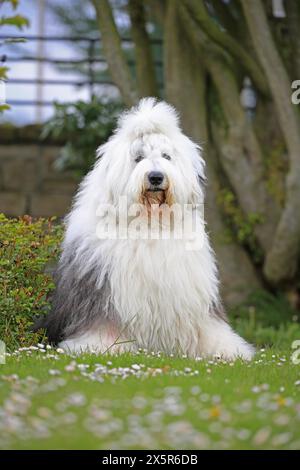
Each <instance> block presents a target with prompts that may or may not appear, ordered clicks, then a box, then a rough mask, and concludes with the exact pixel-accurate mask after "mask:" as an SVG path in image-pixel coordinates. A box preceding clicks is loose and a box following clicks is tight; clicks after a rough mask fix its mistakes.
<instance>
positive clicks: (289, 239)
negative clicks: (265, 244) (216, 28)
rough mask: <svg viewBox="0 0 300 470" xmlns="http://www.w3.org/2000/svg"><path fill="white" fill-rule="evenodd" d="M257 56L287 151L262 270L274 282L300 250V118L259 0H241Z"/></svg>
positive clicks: (289, 271)
mask: <svg viewBox="0 0 300 470" xmlns="http://www.w3.org/2000/svg"><path fill="white" fill-rule="evenodd" d="M241 1H242V6H243V9H244V13H245V17H246V21H247V23H248V27H249V30H250V34H251V37H252V41H253V44H254V47H255V49H256V52H257V56H258V58H259V60H260V62H261V65H262V67H263V69H264V71H265V74H266V76H267V78H268V81H269V84H270V90H271V93H272V97H273V100H274V104H275V107H276V110H277V114H278V119H279V124H280V127H281V129H282V132H283V135H284V138H285V142H286V146H287V149H288V153H289V161H290V168H289V172H288V175H287V179H286V201H285V207H284V209H283V211H282V215H281V218H280V221H279V224H278V227H277V230H276V233H275V237H274V240H273V243H272V246H271V249H270V251H269V253H268V255H267V258H266V261H265V266H264V273H265V276H266V278H267V279H268V280H269V281H270V282H273V283H279V282H281V281H283V280H286V279H290V278H292V277H293V276H294V275H295V272H296V269H297V264H298V258H299V252H300V217H299V214H300V184H299V181H300V122H299V116H298V113H297V111H296V109H295V107H294V105H293V104H292V103H291V83H290V79H289V77H288V74H287V72H286V70H285V67H284V64H283V62H282V59H281V57H280V54H279V52H278V50H277V48H276V44H275V42H274V39H273V37H272V34H271V31H270V28H269V25H268V21H267V17H266V13H265V10H264V7H263V5H262V3H261V0H251V2H250V1H248V0H241Z"/></svg>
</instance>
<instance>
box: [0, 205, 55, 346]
mask: <svg viewBox="0 0 300 470" xmlns="http://www.w3.org/2000/svg"><path fill="white" fill-rule="evenodd" d="M61 234H62V228H61V226H60V225H56V224H54V219H53V218H52V219H49V220H46V219H37V220H32V218H31V217H29V216H24V217H22V218H19V219H7V218H6V217H5V216H4V215H3V214H0V339H1V340H2V341H4V342H5V344H6V347H7V349H8V350H13V349H15V348H18V347H20V346H21V347H24V346H29V345H31V344H34V343H36V342H37V341H40V340H41V339H42V337H41V334H38V333H32V332H30V326H31V325H32V323H33V318H34V317H35V316H36V315H39V314H41V313H42V312H43V311H47V309H49V301H48V295H49V293H50V292H51V291H52V290H53V288H54V283H53V280H52V277H51V274H50V272H49V271H50V269H48V272H47V269H45V268H46V266H49V263H53V262H55V259H56V258H57V255H58V252H59V244H60V241H61Z"/></svg>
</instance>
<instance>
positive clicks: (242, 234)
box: [217, 188, 262, 263]
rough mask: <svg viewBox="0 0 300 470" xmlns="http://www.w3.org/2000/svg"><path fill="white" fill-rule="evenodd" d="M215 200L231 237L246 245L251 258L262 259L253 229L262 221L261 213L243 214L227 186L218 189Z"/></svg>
mask: <svg viewBox="0 0 300 470" xmlns="http://www.w3.org/2000/svg"><path fill="white" fill-rule="evenodd" d="M217 202H218V204H219V206H220V207H221V209H222V211H223V213H224V214H225V216H226V220H227V225H228V228H230V229H231V233H232V239H233V240H235V241H237V242H238V243H239V244H240V245H243V246H247V247H248V248H249V250H250V251H251V253H252V256H253V260H254V261H255V262H256V263H259V262H260V261H261V260H262V251H261V249H260V247H259V246H258V243H257V240H256V237H255V233H254V229H255V226H256V225H257V224H259V223H261V222H262V217H261V215H260V214H259V213H254V212H253V213H248V214H244V212H243V211H242V210H241V208H240V207H239V206H238V204H237V201H236V198H235V195H234V194H233V193H232V191H230V190H229V189H228V188H222V189H220V190H219V192H218V195H217Z"/></svg>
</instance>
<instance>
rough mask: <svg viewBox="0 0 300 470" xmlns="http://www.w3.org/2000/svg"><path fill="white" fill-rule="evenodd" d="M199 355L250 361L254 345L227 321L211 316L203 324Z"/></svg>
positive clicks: (253, 352)
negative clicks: (235, 330) (236, 331)
mask: <svg viewBox="0 0 300 470" xmlns="http://www.w3.org/2000/svg"><path fill="white" fill-rule="evenodd" d="M200 331H201V332H200V346H199V355H200V356H203V357H219V358H220V359H225V360H227V361H234V360H235V359H239V358H240V359H243V360H246V361H250V360H251V359H252V358H253V356H254V354H255V349H254V347H253V346H252V345H251V344H249V343H247V342H246V341H245V340H244V339H243V338H241V337H240V336H239V335H238V334H237V333H235V332H234V331H233V329H232V328H231V327H230V325H229V324H228V323H226V321H224V320H222V319H220V318H217V317H210V319H209V320H208V321H207V322H205V324H204V325H202V326H201V330H200Z"/></svg>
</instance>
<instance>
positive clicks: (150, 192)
mask: <svg viewBox="0 0 300 470" xmlns="http://www.w3.org/2000/svg"><path fill="white" fill-rule="evenodd" d="M143 199H144V204H145V205H147V206H152V205H153V204H158V205H159V206H161V205H162V204H165V202H166V190H164V189H160V188H153V189H152V188H151V189H147V190H146V191H145V192H144V194H143Z"/></svg>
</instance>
